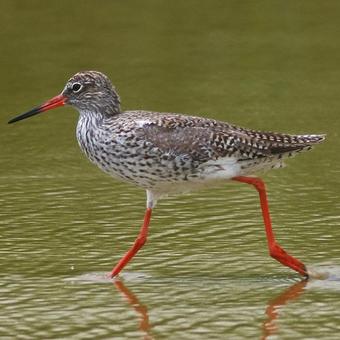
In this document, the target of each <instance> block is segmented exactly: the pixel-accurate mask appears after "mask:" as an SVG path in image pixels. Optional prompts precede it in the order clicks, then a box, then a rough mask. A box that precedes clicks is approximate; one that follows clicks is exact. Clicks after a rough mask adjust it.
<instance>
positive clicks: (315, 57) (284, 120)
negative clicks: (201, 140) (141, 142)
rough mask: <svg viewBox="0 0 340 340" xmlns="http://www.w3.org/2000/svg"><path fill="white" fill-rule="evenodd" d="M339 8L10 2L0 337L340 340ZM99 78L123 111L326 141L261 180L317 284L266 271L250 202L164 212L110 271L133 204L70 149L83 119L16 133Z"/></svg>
mask: <svg viewBox="0 0 340 340" xmlns="http://www.w3.org/2000/svg"><path fill="white" fill-rule="evenodd" d="M339 11H340V5H339V4H337V3H336V2H324V1H314V2H313V3H311V2H299V3H296V2H294V1H286V2H285V3H284V5H280V4H279V3H275V2H272V1H258V2H252V1H243V2H237V1H226V2H224V1H217V0H216V1H215V0H214V1H209V2H207V3H205V4H204V3H202V2H201V3H200V4H199V5H198V3H197V2H195V1H185V2H181V1H171V2H166V1H151V0H147V1H143V2H139V1H132V0H128V1H124V3H121V2H112V3H104V2H103V3H98V4H97V5H96V6H94V5H93V3H92V2H90V1H82V2H79V3H78V2H77V3H72V2H71V3H70V2H68V1H58V2H57V3H49V4H48V5H47V4H46V3H45V2H43V1H38V0H36V1H31V2H30V3H29V4H28V3H25V2H20V1H7V0H5V1H2V2H1V5H0V18H1V20H0V26H1V29H0V39H1V46H2V50H3V53H1V55H0V58H1V62H2V66H3V72H2V80H1V82H0V90H1V94H2V96H1V104H2V105H1V116H0V117H1V124H0V143H1V149H0V153H1V154H0V157H1V163H0V204H1V210H0V254H1V261H0V306H1V308H0V337H1V338H8V339H10V338H20V339H24V338H25V339H26V338H34V339H37V338H72V339H87V338H88V339H93V338H107V339H108V338H110V339H111V338H117V339H126V338H131V339H138V338H142V339H225V338H228V339H246V338H249V339H255V338H262V339H305V338H308V339H313V338H325V339H337V337H338V332H339V328H340V324H339V310H340V299H339V290H340V284H339V281H338V279H339V278H340V274H339V267H338V265H339V262H340V228H339V226H340V203H339V192H340V176H339V174H340V161H339V156H338V150H339V148H340V143H339V138H338V136H339V127H340V124H339V123H340V122H339V112H340V103H339V79H340V74H339V60H340V48H339V46H338V33H339V30H340V24H339V20H338V18H339V13H340V12H339ZM83 69H97V70H101V71H103V72H105V73H107V74H108V75H109V76H110V78H111V79H112V81H113V82H114V83H115V84H116V86H117V88H118V91H119V93H120V95H121V98H122V103H123V107H124V108H129V109H136V108H143V109H151V110H159V111H170V112H184V113H188V114H196V115H203V116H206V117H214V118H218V119H221V120H226V121H230V122H233V123H235V124H239V125H242V126H248V127H253V128H258V129H263V130H275V131H282V132H291V133H307V132H311V133H327V136H328V140H327V143H325V144H323V145H320V146H318V147H317V148H316V149H315V150H313V151H312V152H309V153H306V154H302V155H299V156H298V157H297V158H296V159H292V160H290V161H289V162H288V166H287V168H285V169H281V170H277V171H273V172H271V173H268V174H266V175H265V176H264V177H263V178H264V179H265V181H266V182H267V185H268V192H269V201H270V207H271V213H272V219H273V226H274V230H275V233H276V236H277V239H278V240H279V242H280V243H281V245H282V246H284V248H285V249H286V250H288V251H289V252H290V253H292V254H293V255H294V256H296V257H298V258H300V259H301V260H303V261H304V262H305V263H306V264H307V266H309V267H310V268H314V269H315V270H316V271H319V272H328V273H329V274H330V276H329V277H328V279H326V280H316V279H314V280H310V281H308V282H307V281H301V277H299V275H297V274H295V273H294V272H292V271H291V270H289V269H288V268H285V267H283V266H281V265H280V264H279V263H278V262H276V261H274V260H272V259H271V258H270V257H269V256H268V254H267V248H266V240H265V234H264V228H263V225H262V218H261V215H260V211H259V202H258V198H257V194H256V192H255V191H254V190H253V189H252V188H251V187H249V186H247V185H242V184H238V183H226V184H225V186H224V187H220V188H218V189H213V190H206V191H204V192H200V193H194V194H188V195H184V196H180V197H170V198H168V199H166V200H163V201H160V202H159V205H158V206H157V208H156V209H155V211H154V216H153V219H152V224H151V229H150V238H149V241H148V243H147V245H146V246H145V248H143V250H142V251H141V252H140V253H139V254H138V256H137V257H136V258H135V259H134V261H133V262H131V263H130V264H129V265H128V267H126V270H125V271H124V272H123V274H122V275H121V277H120V279H119V280H116V281H110V280H108V279H107V278H106V276H105V273H107V272H109V271H110V270H111V268H112V267H113V265H114V264H115V263H116V262H117V261H118V260H119V258H120V256H121V255H122V254H123V253H124V252H125V251H126V250H127V249H128V248H129V246H130V245H131V243H132V242H133V240H134V238H135V237H136V235H137V233H138V228H139V224H140V223H141V221H142V217H143V213H144V206H145V197H144V196H145V195H144V193H143V191H142V190H139V189H137V188H134V187H131V186H130V185H127V184H124V183H120V182H117V181H115V180H112V179H111V178H109V177H107V176H106V175H105V174H102V173H101V172H100V171H99V170H98V169H96V168H95V167H93V166H92V165H91V164H90V163H89V162H88V161H87V160H86V159H85V157H84V156H82V155H81V153H80V151H79V150H78V146H77V144H76V141H75V136H74V130H75V124H76V120H77V113H76V112H74V111H73V110H72V109H71V108H61V109H58V110H55V111H52V112H49V113H46V114H42V115H41V116H40V117H39V116H37V117H34V118H32V119H29V120H27V121H23V122H20V123H17V124H15V125H11V126H8V125H7V124H6V122H7V120H8V119H9V118H10V117H12V116H13V115H15V114H17V113H20V112H23V111H25V110H27V109H30V108H31V107H33V106H36V105H37V104H40V103H41V102H42V101H44V100H46V99H48V98H49V97H52V96H54V95H56V94H58V93H59V91H60V90H61V89H62V87H63V86H64V83H65V81H66V80H67V79H68V78H69V77H70V76H71V75H72V74H73V73H75V72H77V71H79V70H83Z"/></svg>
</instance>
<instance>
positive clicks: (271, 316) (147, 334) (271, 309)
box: [113, 280, 307, 340]
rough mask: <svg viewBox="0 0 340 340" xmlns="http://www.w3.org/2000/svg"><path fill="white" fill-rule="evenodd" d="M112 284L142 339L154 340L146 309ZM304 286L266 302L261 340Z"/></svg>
mask: <svg viewBox="0 0 340 340" xmlns="http://www.w3.org/2000/svg"><path fill="white" fill-rule="evenodd" d="M113 283H114V285H115V287H116V288H117V290H118V291H119V293H120V294H121V295H122V296H123V297H124V299H125V300H126V301H127V302H128V304H129V305H130V306H131V307H132V308H133V309H134V310H135V311H136V313H137V314H138V315H139V319H140V321H139V325H138V328H139V330H140V331H142V332H143V334H144V336H143V339H145V340H153V339H154V338H153V336H152V335H151V325H150V323H149V316H148V309H147V307H146V306H145V305H143V304H142V303H141V302H140V301H139V299H138V298H137V296H136V295H135V294H134V293H132V291H131V290H130V289H129V288H127V287H126V286H125V284H124V283H123V281H120V280H115V281H114V282H113ZM306 285H307V280H303V281H299V282H297V283H295V284H293V285H292V286H291V287H289V288H288V289H286V290H284V291H283V292H282V293H281V294H280V295H278V296H277V297H275V298H274V299H272V300H270V301H269V302H268V304H267V308H266V314H267V318H266V320H264V322H263V324H262V334H263V335H262V340H266V339H268V338H269V337H270V336H271V335H274V334H275V333H277V332H278V326H277V324H276V321H277V319H278V318H279V311H280V307H282V306H284V305H286V304H287V303H289V302H292V301H294V300H296V299H298V298H299V297H300V296H301V295H302V294H303V292H304V288H305V287H306Z"/></svg>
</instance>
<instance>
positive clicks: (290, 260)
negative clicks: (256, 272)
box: [233, 176, 308, 277]
mask: <svg viewBox="0 0 340 340" xmlns="http://www.w3.org/2000/svg"><path fill="white" fill-rule="evenodd" d="M233 180H235V181H239V182H243V183H247V184H251V185H253V186H254V187H255V188H256V190H257V191H258V193H259V196H260V203H261V209H262V216H263V221H264V225H265V229H266V235H267V241H268V248H269V254H270V256H271V257H273V258H274V259H275V260H277V261H279V262H281V263H282V264H283V265H285V266H287V267H289V268H291V269H293V270H295V271H297V272H298V273H300V274H301V275H303V276H307V277H308V273H307V269H306V266H305V265H304V264H303V263H302V262H301V261H299V260H298V259H296V258H294V257H293V256H291V255H289V254H288V253H287V252H286V251H285V250H284V249H282V248H281V247H280V246H279V244H278V243H277V242H276V241H275V236H274V233H273V229H272V223H271V220H270V214H269V207H268V201H267V193H266V188H265V185H264V182H263V181H262V180H261V179H260V178H255V177H245V176H238V177H234V178H233Z"/></svg>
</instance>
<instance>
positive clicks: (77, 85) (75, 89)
mask: <svg viewBox="0 0 340 340" xmlns="http://www.w3.org/2000/svg"><path fill="white" fill-rule="evenodd" d="M82 88H83V85H82V84H80V83H74V84H72V87H71V89H72V91H73V93H78V92H79V91H80V90H81V89H82Z"/></svg>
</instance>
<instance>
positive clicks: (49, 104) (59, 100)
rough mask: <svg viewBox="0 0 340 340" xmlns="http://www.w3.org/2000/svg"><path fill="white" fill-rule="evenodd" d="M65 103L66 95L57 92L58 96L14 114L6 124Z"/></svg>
mask: <svg viewBox="0 0 340 340" xmlns="http://www.w3.org/2000/svg"><path fill="white" fill-rule="evenodd" d="M65 103H66V97H65V96H64V95H62V94H59V95H58V96H55V97H53V98H51V99H50V100H48V101H47V102H46V103H44V104H42V105H40V106H38V107H35V108H34V109H32V110H30V111H28V112H25V113H22V114H21V115H19V116H16V117H14V118H12V119H11V120H10V121H9V122H8V124H12V123H15V122H17V121H18V120H22V119H25V118H28V117H31V116H34V115H36V114H38V113H41V112H45V111H47V110H51V109H54V108H56V107H58V106H62V105H65Z"/></svg>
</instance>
